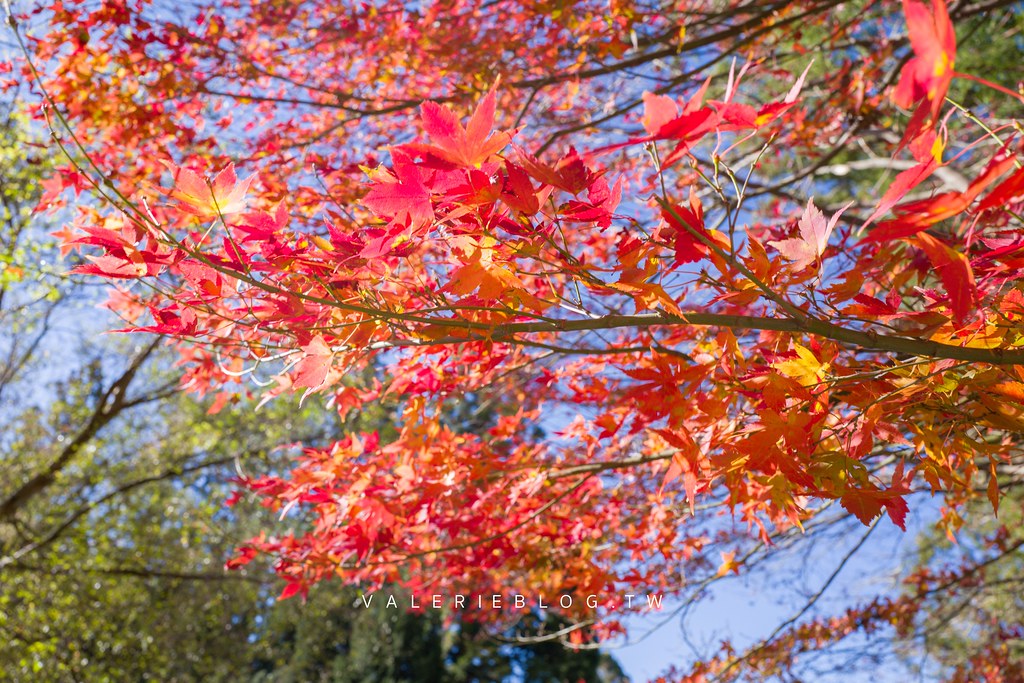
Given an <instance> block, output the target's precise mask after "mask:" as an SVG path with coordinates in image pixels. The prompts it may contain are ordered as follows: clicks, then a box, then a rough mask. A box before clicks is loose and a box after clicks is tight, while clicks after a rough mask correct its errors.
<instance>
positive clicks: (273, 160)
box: [7, 0, 1024, 680]
mask: <svg viewBox="0 0 1024 683" xmlns="http://www.w3.org/2000/svg"><path fill="white" fill-rule="evenodd" d="M655 4H658V5H660V6H658V7H657V8H655V7H651V6H648V4H645V3H631V2H610V3H608V2H587V1H583V2H575V3H548V2H527V1H515V2H507V3H468V2H461V1H458V0H454V1H452V2H443V3H441V2H439V3H421V4H420V5H418V7H417V8H415V9H414V8H412V7H409V8H405V7H402V6H401V5H398V4H394V3H347V2H323V3H302V2H295V3H292V2H266V3H247V2H241V1H239V0H234V1H233V2H227V3H223V4H221V3H218V4H217V6H212V5H211V6H210V7H208V8H206V9H202V10H196V11H195V12H194V14H191V12H192V10H189V16H180V12H169V11H168V10H167V8H165V7H161V6H159V5H158V3H156V2H150V1H148V0H133V1H132V2H125V1H124V0H105V1H104V2H102V3H77V2H55V3H53V4H52V5H49V6H46V7H39V8H38V9H35V10H33V11H29V12H26V13H24V15H22V16H19V17H18V18H17V19H16V20H15V21H14V22H13V23H15V24H16V25H17V26H18V27H19V35H20V36H21V40H22V41H23V44H24V45H25V60H23V61H18V62H15V64H14V71H13V72H12V73H11V74H7V76H8V77H10V78H12V79H15V80H16V79H18V78H22V79H31V80H32V81H33V83H34V87H35V88H36V91H37V93H38V94H39V96H40V97H41V100H40V101H41V102H42V104H43V106H42V107H41V109H40V114H39V116H40V120H42V121H45V122H46V123H47V124H48V125H49V126H50V127H51V128H52V130H53V131H54V139H55V145H56V146H58V147H59V149H60V150H63V151H64V152H65V153H66V154H67V155H68V159H67V163H66V164H65V165H64V168H63V171H62V173H61V174H60V175H59V176H58V177H55V178H54V179H52V180H51V181H50V182H49V184H48V186H47V194H46V196H45V198H44V202H43V205H42V206H41V207H40V210H47V209H49V210H55V209H58V208H63V209H64V210H66V211H67V212H69V213H70V214H71V221H70V225H69V227H68V228H66V229H65V230H64V232H63V235H64V237H65V244H66V247H67V248H68V249H69V250H75V251H77V252H79V253H80V254H81V255H82V256H83V257H84V259H85V262H84V263H83V264H82V265H79V266H78V268H77V270H78V272H82V273H90V274H94V275H97V276H99V277H102V278H105V279H107V280H109V281H110V282H112V283H113V284H114V285H115V289H114V290H113V293H112V294H111V298H110V302H109V306H110V308H112V309H113V310H114V311H115V312H117V314H118V315H120V316H121V317H122V318H123V319H124V329H125V330H127V331H134V332H138V331H147V332H155V333H158V334H162V335H166V336H167V337H168V338H169V339H172V340H174V342H175V343H176V344H177V345H178V349H179V350H180V353H181V366H182V372H183V380H182V381H183V383H184V384H185V385H186V386H188V387H189V388H190V389H191V390H193V391H196V392H199V393H216V394H217V395H218V406H221V405H224V404H225V403H227V402H229V401H231V400H232V398H231V397H232V396H233V395H235V394H237V393H239V392H251V393H255V394H257V395H259V396H261V397H262V400H264V401H268V400H298V399H300V398H302V399H305V400H307V401H314V400H315V401H321V402H323V403H324V404H325V405H327V406H329V408H330V409H331V410H336V411H338V412H339V414H340V415H341V416H342V417H343V418H344V417H345V416H348V415H350V414H353V413H354V412H358V411H359V410H360V409H361V407H363V406H366V405H368V404H369V403H371V402H382V403H383V404H385V405H387V406H389V407H390V408H389V409H391V410H393V411H394V416H395V418H394V419H395V433H396V434H397V436H396V437H395V438H393V439H390V440H385V439H381V438H380V437H379V436H378V435H377V434H373V433H370V434H367V433H350V434H345V435H343V436H341V437H340V438H339V439H338V440H337V441H336V442H335V443H334V444H333V445H331V446H330V447H329V448H326V449H322V450H320V449H307V450H306V451H305V453H304V455H303V456H302V457H301V458H300V459H299V460H298V461H296V462H295V464H294V468H293V469H292V470H291V471H290V472H287V473H277V474H268V475H266V476H253V477H247V478H244V479H242V480H241V481H240V484H241V485H242V486H243V487H244V488H245V489H246V490H247V491H249V492H251V493H252V494H253V495H255V496H258V497H260V498H261V499H262V500H263V501H264V503H265V504H266V505H268V506H271V507H273V508H274V509H277V510H280V512H281V514H282V515H285V514H290V515H297V516H299V517H301V518H302V519H303V520H306V521H307V522H308V523H307V524H306V526H305V532H304V533H301V534H297V535H283V534H281V533H278V532H277V531H276V530H275V529H272V528H268V529H266V532H265V534H264V535H263V536H261V537H260V538H257V539H253V540H252V541H251V542H250V543H249V544H248V545H246V546H245V547H243V548H241V549H240V550H239V554H238V556H237V557H236V558H234V559H232V560H231V561H230V562H229V565H230V566H232V567H240V566H243V565H244V564H246V562H247V561H249V560H251V559H252V558H253V557H255V556H257V555H258V554H271V555H273V556H274V557H275V558H276V562H277V564H276V567H277V571H278V572H279V573H280V574H281V575H282V576H283V577H285V578H286V579H287V580H288V582H289V583H288V588H287V589H286V590H285V595H286V596H287V595H292V594H295V593H300V592H304V591H306V590H307V589H308V587H309V586H310V585H311V584H312V583H314V582H317V581H321V580H325V579H328V578H332V577H339V576H340V577H341V578H342V579H343V580H344V581H347V582H352V583H359V584H360V585H363V586H369V587H373V586H379V585H382V584H384V583H386V582H398V583H402V584H404V585H405V586H407V587H408V588H409V589H410V590H412V591H413V592H416V591H420V592H430V593H437V592H439V593H448V594H451V593H457V592H461V593H472V594H487V595H489V594H492V593H500V594H504V595H510V594H513V593H521V594H526V595H537V594H548V595H551V594H558V593H562V592H566V591H570V592H572V593H574V594H578V595H587V594H595V595H600V596H605V597H604V598H603V599H602V603H601V604H600V605H599V607H598V608H597V609H596V610H594V609H591V608H588V607H587V606H586V605H585V604H583V602H582V601H577V602H575V603H574V604H573V606H572V607H571V608H569V609H567V610H566V613H567V615H568V616H569V617H571V618H573V619H574V620H575V621H576V622H577V623H578V624H579V625H580V628H579V629H577V630H574V631H573V632H572V636H571V637H572V638H573V640H574V642H582V640H583V639H589V638H593V637H605V636H608V635H611V634H614V633H616V632H618V630H619V629H620V626H619V622H618V617H619V616H620V615H621V613H622V611H623V610H624V606H623V605H622V604H621V600H619V599H618V597H617V596H620V595H622V594H623V593H626V592H633V593H651V592H662V593H666V594H674V593H677V592H679V591H681V590H682V589H683V587H684V586H686V585H693V584H694V583H695V582H696V583H699V582H700V581H705V580H707V581H710V580H714V579H715V578H716V577H720V576H722V575H724V574H727V573H729V572H733V571H735V572H741V571H743V564H744V557H745V556H746V555H745V553H746V552H747V551H746V550H745V549H749V548H751V547H756V544H765V545H770V544H771V543H772V542H773V541H774V540H775V539H777V538H778V537H779V536H780V535H781V534H786V533H789V531H790V530H792V529H794V528H803V527H806V526H809V525H813V523H814V521H815V520H816V519H818V518H819V517H820V516H821V515H823V514H825V513H828V512H834V511H835V509H836V506H837V505H838V506H841V507H842V508H844V509H845V510H847V511H848V512H849V513H850V514H852V515H854V516H855V517H856V518H857V519H859V520H860V521H861V522H863V523H864V524H865V525H868V524H875V523H879V522H878V521H877V520H878V519H879V518H880V517H884V518H886V521H883V522H881V523H885V524H894V525H896V526H898V527H900V528H903V527H904V526H905V520H906V517H907V514H908V499H909V498H910V497H911V496H912V495H913V494H914V493H916V492H919V491H930V492H935V493H939V494H942V495H943V496H945V505H946V506H945V508H944V515H943V519H942V521H941V523H942V524H943V525H944V526H945V528H947V529H948V531H949V533H951V534H952V533H954V532H955V530H956V528H957V526H958V524H959V516H958V510H959V509H960V508H961V506H963V505H964V504H966V502H967V501H968V500H970V499H972V498H973V497H975V496H977V495H988V496H989V499H990V501H991V505H992V506H998V505H999V501H1000V491H999V487H998V485H997V483H996V482H997V478H996V476H995V473H996V471H997V468H999V467H1002V466H1004V465H1006V464H1008V463H1010V462H1011V459H1012V458H1013V457H1014V453H1015V452H1016V449H1017V448H1018V445H1017V444H1018V443H1019V440H1020V439H1019V434H1020V433H1021V431H1022V430H1024V346H1022V344H1024V338H1022V332H1024V320H1022V316H1024V281H1022V280H1021V279H1020V275H1019V274H1020V272H1021V266H1022V261H1021V254H1022V252H1021V248H1022V246H1024V236H1022V232H1021V230H1022V226H1021V215H1020V211H1021V210H1022V209H1024V169H1022V161H1024V157H1022V155H1021V146H1020V141H1019V140H1018V139H1017V137H1016V135H1017V133H1018V132H1019V129H1020V123H1019V122H1016V121H1014V122H1005V121H997V120H989V117H988V115H987V114H986V112H985V111H984V108H980V109H971V106H970V103H959V102H955V101H952V100H951V99H948V98H947V93H948V91H949V89H950V87H951V83H954V82H956V81H957V79H960V80H963V81H968V80H970V81H971V82H972V83H974V84H975V85H977V83H978V82H979V81H982V84H981V85H980V86H978V87H981V88H984V89H986V91H988V92H992V93H994V94H995V96H996V97H998V98H1001V99H1006V100H1013V99H1014V98H1016V99H1017V100H1021V99H1022V98H1021V96H1020V95H1019V94H1016V93H1015V89H1016V88H1018V86H1019V84H1017V83H1002V84H997V83H987V81H984V79H981V77H980V76H979V75H977V74H973V75H972V74H959V73H958V72H956V71H955V65H956V51H957V45H956V35H957V30H956V24H955V22H956V21H966V20H968V19H970V18H972V17H973V16H976V15H977V14H978V13H983V12H986V11H990V10H993V8H994V7H999V6H1001V5H1003V4H1006V3H999V2H992V3H987V4H986V3H981V4H976V5H972V6H967V5H966V4H965V3H961V4H960V5H961V6H960V13H959V14H956V13H954V14H953V15H952V18H951V14H950V10H949V8H948V7H947V6H946V4H945V2H943V0H934V2H932V3H930V4H929V3H925V2H918V1H916V0H905V1H904V2H903V3H902V4H901V3H896V2H890V1H881V2H863V3H835V2H822V1H810V0H809V1H807V2H792V3H791V2H767V3H734V4H735V5H736V6H735V7H734V8H733V11H731V12H721V11H719V9H720V6H721V5H722V3H710V2H709V3H705V2H692V3H672V2H665V3H655ZM847 5H850V7H848V6H847ZM989 5H991V6H992V7H989ZM716 8H718V9H716ZM972 13H973V14H972ZM54 36H60V37H61V38H62V40H57V39H54V38H53V37H54ZM27 60H31V62H29V61H27ZM12 82H13V81H12ZM242 169H244V171H243V170H242ZM844 169H845V170H844ZM851 169H854V170H857V169H874V172H875V175H873V176H866V175H864V174H863V173H861V174H860V175H858V173H856V172H854V173H852V174H851ZM858 182H860V183H861V184H860V185H858V184H857V183H858ZM80 193H81V197H79V194H80ZM86 196H88V197H90V199H89V200H88V201H86V200H85V197H86ZM74 197H79V198H78V199H77V200H75V199H74ZM293 395H295V396H294V398H289V396H293ZM466 403H472V404H473V405H486V406H491V407H493V409H494V410H495V411H496V413H495V414H496V417H495V418H494V419H493V420H491V421H490V422H489V423H488V424H486V425H485V426H484V428H482V429H480V428H473V427H472V426H468V425H466V424H464V422H460V421H459V420H456V419H454V418H453V417H452V411H453V406H458V405H460V404H466ZM990 473H991V474H990ZM979 481H981V482H982V484H981V486H980V489H981V490H980V492H978V491H976V489H978V488H979V487H978V482H979ZM985 482H988V484H986V483H985ZM933 580H934V582H935V584H936V585H937V584H938V583H941V580H939V579H933V578H929V577H922V578H919V581H920V582H921V584H920V585H921V591H924V592H927V590H928V588H927V586H926V584H928V582H929V581H933ZM908 595H909V596H910V597H906V598H902V599H900V600H898V601H895V602H878V603H876V604H873V605H870V606H868V607H866V608H864V609H863V610H862V611H860V612H856V613H852V614H850V615H847V616H844V617H837V618H836V620H835V623H832V624H831V625H827V624H825V623H824V622H823V623H817V622H812V623H808V624H803V625H802V626H801V629H802V630H793V631H791V632H787V634H786V635H785V637H782V638H779V639H776V640H775V641H773V642H772V643H768V644H766V645H765V646H764V647H762V648H760V649H758V650H757V651H756V652H754V653H752V655H756V656H751V657H749V659H746V660H744V659H742V658H740V657H739V656H737V655H736V654H735V653H733V652H732V651H731V650H730V649H728V647H726V648H725V649H723V654H722V656H721V658H719V659H716V660H712V661H709V662H705V663H702V664H700V665H699V666H698V667H697V668H695V669H694V670H693V671H692V672H689V674H688V675H692V676H694V677H695V678H697V679H699V678H700V677H701V676H704V675H709V676H710V675H715V676H718V678H717V679H718V680H720V679H723V678H729V677H731V676H738V675H741V673H742V671H743V669H744V667H746V666H752V667H759V666H760V667H764V668H763V670H764V671H769V670H773V669H772V667H784V666H785V665H786V662H787V661H789V659H788V658H789V657H791V656H792V655H793V653H794V652H797V651H799V650H800V649H801V648H803V649H806V648H808V647H810V645H809V644H810V643H818V642H821V641H827V640H830V639H833V638H837V637H842V636H843V635H845V634H847V633H850V632H852V631H856V630H858V629H864V628H865V624H869V623H874V622H878V623H882V622H885V623H901V624H906V623H910V621H909V620H912V618H913V614H914V604H915V602H914V599H913V596H912V594H908ZM490 618H495V619H501V618H503V617H502V616H501V615H500V613H499V614H495V615H490ZM741 663H742V664H741ZM681 675H682V674H681Z"/></svg>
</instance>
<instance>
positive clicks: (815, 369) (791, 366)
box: [772, 343, 829, 387]
mask: <svg viewBox="0 0 1024 683" xmlns="http://www.w3.org/2000/svg"><path fill="white" fill-rule="evenodd" d="M793 350H794V351H796V355H797V357H796V358H787V359H786V360H781V361H776V362H775V363H772V367H773V368H775V369H776V370H778V371H779V373H780V374H782V375H784V376H785V377H790V378H792V379H795V380H796V381H798V382H800V384H802V385H803V386H805V387H809V386H814V385H815V384H820V383H821V381H822V379H823V378H824V376H825V373H826V372H828V368H829V364H828V363H824V364H822V363H821V362H820V361H818V359H817V358H816V357H815V355H814V352H812V351H811V350H810V349H808V348H806V347H804V346H801V345H800V344H796V343H794V344H793Z"/></svg>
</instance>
